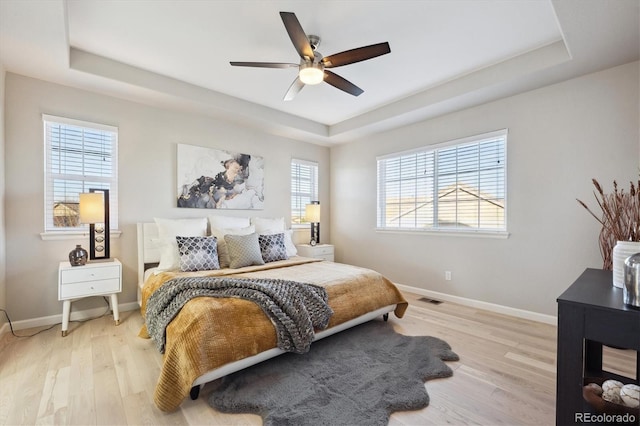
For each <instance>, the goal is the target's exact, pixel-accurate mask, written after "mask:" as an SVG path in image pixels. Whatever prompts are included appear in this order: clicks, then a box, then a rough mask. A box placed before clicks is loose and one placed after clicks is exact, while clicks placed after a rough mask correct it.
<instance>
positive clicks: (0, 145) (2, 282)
mask: <svg viewBox="0 0 640 426" xmlns="http://www.w3.org/2000/svg"><path fill="white" fill-rule="evenodd" d="M4 80H5V70H4V66H3V65H2V63H0V308H2V309H6V308H7V298H6V294H7V291H6V287H7V283H6V270H7V259H6V255H5V252H6V231H5V229H6V227H5V220H4V209H5V175H4V145H5V142H4V127H5V126H4V97H5V96H4V93H5V89H4ZM4 322H6V318H5V316H4V315H2V314H0V324H2V323H4Z"/></svg>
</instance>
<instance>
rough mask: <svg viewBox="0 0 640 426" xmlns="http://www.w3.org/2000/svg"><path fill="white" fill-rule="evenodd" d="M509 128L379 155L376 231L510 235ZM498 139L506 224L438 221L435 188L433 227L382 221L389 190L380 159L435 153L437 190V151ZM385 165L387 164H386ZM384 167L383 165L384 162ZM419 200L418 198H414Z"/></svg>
mask: <svg viewBox="0 0 640 426" xmlns="http://www.w3.org/2000/svg"><path fill="white" fill-rule="evenodd" d="M508 133H509V132H508V129H501V130H496V131H492V132H487V133H483V134H479V135H473V136H468V137H464V138H460V139H455V140H450V141H447V142H442V143H437V144H434V145H427V146H422V147H419V148H414V149H410V150H406V151H401V152H394V153H390V154H386V155H381V156H378V157H376V164H377V169H376V175H377V176H376V178H377V188H376V195H377V203H376V231H377V232H383V233H411V234H434V235H440V236H442V235H452V236H479V237H493V238H508V236H509V232H508V220H507V219H508V214H507V211H508V202H507V146H508ZM496 139H502V141H503V144H502V147H501V148H502V152H503V155H504V156H503V157H502V160H503V165H502V176H503V182H501V183H500V184H501V185H502V191H503V192H504V206H503V207H502V208H503V224H504V226H503V227H491V228H490V227H485V228H471V227H460V226H459V225H458V224H456V226H440V225H439V223H438V208H439V206H438V203H439V201H438V199H439V198H440V197H436V196H435V194H436V192H434V195H433V197H432V199H433V201H432V203H433V207H432V215H433V217H432V226H430V227H403V226H398V227H391V226H384V225H383V221H385V220H386V218H385V217H384V215H383V213H382V212H383V210H384V211H386V208H387V204H386V198H385V197H386V193H385V192H384V190H383V186H382V185H383V183H385V181H383V179H384V176H381V172H380V170H381V162H384V161H386V160H391V159H400V158H402V157H403V156H410V155H414V154H427V155H428V154H432V155H433V156H434V159H433V163H434V164H433V181H434V182H433V187H434V191H437V188H438V179H439V178H441V175H439V171H438V161H437V155H438V153H439V152H440V151H445V150H447V149H449V150H450V149H451V148H453V147H458V148H460V147H470V146H472V145H474V144H475V145H478V146H479V145H480V144H481V143H482V142H487V141H490V140H496ZM456 164H457V160H456ZM385 165H386V164H385ZM383 167H384V166H383ZM475 170H477V171H478V172H479V171H481V170H482V169H481V168H480V167H478V168H477V169H475ZM459 174H460V173H459V171H458V169H457V168H456V172H455V176H456V178H455V182H456V185H457V184H458V182H459ZM415 202H416V203H417V201H415ZM455 205H456V209H457V208H458V206H459V204H458V201H457V200H456V204H455Z"/></svg>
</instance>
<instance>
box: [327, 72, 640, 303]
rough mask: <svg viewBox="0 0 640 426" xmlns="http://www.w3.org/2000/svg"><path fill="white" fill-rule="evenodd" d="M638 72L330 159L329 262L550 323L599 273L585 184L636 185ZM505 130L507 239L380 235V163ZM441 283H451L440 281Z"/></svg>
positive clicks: (430, 124)
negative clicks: (562, 302) (566, 295)
mask: <svg viewBox="0 0 640 426" xmlns="http://www.w3.org/2000/svg"><path fill="white" fill-rule="evenodd" d="M638 82H639V72H638V63H637V62H635V63H631V64H627V65H624V66H620V67H616V68H612V69H609V70H605V71H602V72H599V73H595V74H590V75H586V76H583V77H580V78H576V79H573V80H569V81H566V82H563V83H561V84H557V85H553V86H549V87H545V88H542V89H539V90H535V91H531V92H528V93H524V94H520V95H517V96H513V97H510V98H506V99H503V100H499V101H496V102H491V103H488V104H485V105H481V106H478V107H475V108H471V109H468V110H465V111H460V112H457V113H453V114H449V115H446V116H442V117H439V118H435V119H432V120H428V121H424V122H421V123H418V124H415V125H412V126H408V127H404V128H401V129H397V130H394V131H390V132H387V133H383V134H378V135H374V136H372V137H367V138H364V139H362V140H359V141H356V142H354V143H351V144H347V145H342V146H340V147H336V148H332V150H331V171H332V173H331V194H332V198H331V217H332V226H331V234H330V237H331V241H332V242H333V243H334V244H335V245H336V256H337V260H338V261H341V262H346V263H353V264H356V265H361V266H366V267H371V268H375V269H377V270H379V271H380V272H382V273H383V274H385V275H386V276H387V277H389V278H390V279H391V280H393V281H395V282H397V283H401V284H405V285H409V286H413V287H418V288H421V289H426V290H431V291H436V292H440V293H446V294H449V295H454V296H460V297H464V298H469V299H475V300H479V301H484V302H489V303H494V304H498V305H504V306H508V307H512V308H517V309H523V310H527V311H533V312H537V313H541V314H547V315H555V314H556V302H555V300H556V298H557V297H558V296H559V295H560V294H561V293H562V292H563V291H564V290H565V289H566V288H567V287H568V286H569V285H570V284H571V283H572V282H573V280H575V279H576V278H577V276H578V275H579V274H580V273H581V272H582V271H583V270H584V269H585V268H586V267H595V268H599V267H601V266H602V263H601V258H600V254H599V250H598V244H597V239H598V232H599V228H598V226H597V223H596V221H595V220H594V219H593V218H591V217H590V216H589V215H588V213H587V212H586V211H585V210H584V209H583V208H582V207H580V206H578V204H577V202H576V198H580V199H582V200H584V201H586V202H587V203H588V204H589V205H593V204H594V203H593V196H592V194H591V191H592V189H593V187H592V185H591V178H597V179H598V180H599V181H600V183H601V184H603V186H605V188H607V189H611V186H612V181H613V180H614V179H617V180H618V182H619V183H621V184H623V185H624V186H625V187H628V182H629V181H630V180H637V179H638V156H639V139H640V138H639V127H640V123H639V110H638V98H639V96H638ZM503 128H508V129H509V136H508V145H507V168H508V171H507V173H508V201H507V203H508V210H507V215H508V219H507V220H508V230H509V232H510V234H511V235H510V237H509V238H508V239H490V238H471V237H455V236H437V235H408V234H397V233H395V234H394V233H380V232H376V230H375V226H376V156H378V155H384V154H388V153H392V152H397V151H402V150H406V149H410V148H415V147H419V146H425V145H429V144H435V143H439V142H444V141H448V140H453V139H457V138H462V137H465V136H471V135H475V134H481V133H484V132H489V131H493V130H498V129H503ZM445 271H451V272H452V280H451V281H445Z"/></svg>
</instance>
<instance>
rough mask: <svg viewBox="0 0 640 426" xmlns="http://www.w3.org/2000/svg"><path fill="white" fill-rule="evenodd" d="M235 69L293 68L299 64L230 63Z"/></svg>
mask: <svg viewBox="0 0 640 426" xmlns="http://www.w3.org/2000/svg"><path fill="white" fill-rule="evenodd" d="M229 63H230V64H231V65H233V66H234V67H257V68H293V67H298V66H300V65H299V64H288V63H281V62H229Z"/></svg>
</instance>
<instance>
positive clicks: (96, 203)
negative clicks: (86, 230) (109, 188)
mask: <svg viewBox="0 0 640 426" xmlns="http://www.w3.org/2000/svg"><path fill="white" fill-rule="evenodd" d="M80 222H81V223H103V222H104V198H103V194H102V193H100V192H89V193H85V194H80Z"/></svg>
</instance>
